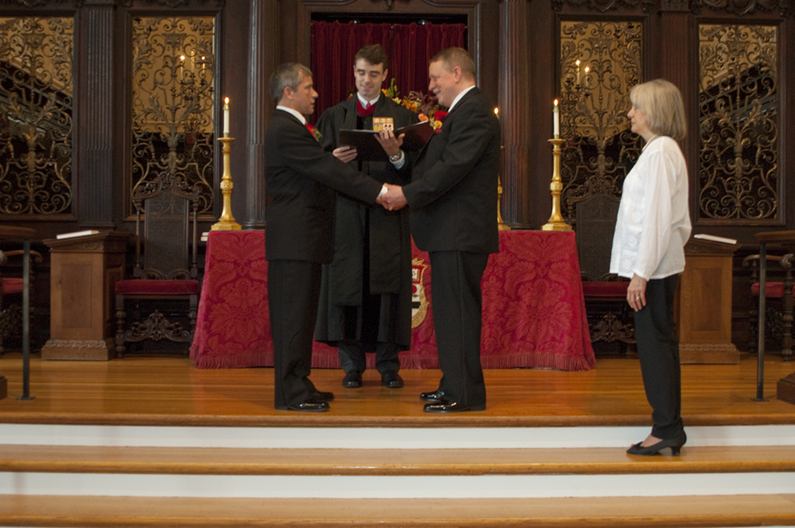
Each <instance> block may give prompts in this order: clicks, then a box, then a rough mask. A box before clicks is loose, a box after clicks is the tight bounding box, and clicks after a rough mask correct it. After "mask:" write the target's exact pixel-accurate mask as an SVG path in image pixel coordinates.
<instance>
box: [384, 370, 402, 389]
mask: <svg viewBox="0 0 795 528" xmlns="http://www.w3.org/2000/svg"><path fill="white" fill-rule="evenodd" d="M381 385H383V386H384V387H387V388H388V389H400V388H402V387H403V378H401V377H400V374H398V373H397V372H387V373H385V374H382V375H381Z"/></svg>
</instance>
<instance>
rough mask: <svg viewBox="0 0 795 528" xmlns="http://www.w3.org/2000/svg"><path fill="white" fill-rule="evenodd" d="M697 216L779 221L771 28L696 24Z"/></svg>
mask: <svg viewBox="0 0 795 528" xmlns="http://www.w3.org/2000/svg"><path fill="white" fill-rule="evenodd" d="M698 36H699V67H700V68H699V71H700V72H701V76H700V79H699V98H698V103H699V130H698V135H699V167H698V205H699V208H698V218H699V220H701V221H702V223H707V222H704V221H705V220H706V221H713V222H715V223H727V222H731V223H732V224H735V225H737V224H752V225H753V224H759V223H779V222H780V221H781V208H780V207H779V203H780V196H781V191H782V189H781V187H782V181H781V178H780V176H779V162H778V160H779V137H780V132H779V130H780V127H779V123H778V120H779V110H778V109H779V89H778V86H779V83H778V49H777V46H778V31H777V28H776V26H750V25H721V24H702V25H700V26H699V28H698Z"/></svg>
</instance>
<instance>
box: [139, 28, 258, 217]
mask: <svg viewBox="0 0 795 528" xmlns="http://www.w3.org/2000/svg"><path fill="white" fill-rule="evenodd" d="M133 38H134V42H133V103H132V106H133V108H132V111H133V135H132V139H133V145H132V147H133V148H132V155H133V159H132V176H133V181H132V191H135V190H136V188H138V187H139V186H141V185H145V183H146V182H147V181H149V180H151V179H153V178H154V177H155V176H156V175H157V174H159V173H161V172H165V171H167V172H170V173H172V174H174V175H180V176H182V177H183V178H184V179H185V180H186V181H188V182H190V183H191V185H198V186H199V188H200V189H201V206H200V208H199V213H200V214H201V213H207V212H211V211H212V204H213V180H214V176H213V174H214V172H213V166H214V152H215V142H214V140H215V122H214V118H213V116H214V110H215V108H216V101H215V96H214V91H215V90H214V86H215V73H214V72H215V53H214V47H213V46H214V42H215V21H214V18H213V17H211V16H207V17H157V18H155V17H152V18H138V19H135V21H134V23H133ZM241 108H242V106H241Z"/></svg>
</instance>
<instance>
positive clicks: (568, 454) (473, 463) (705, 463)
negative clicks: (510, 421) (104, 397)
mask: <svg viewBox="0 0 795 528" xmlns="http://www.w3.org/2000/svg"><path fill="white" fill-rule="evenodd" d="M664 453H670V451H668V450H666V451H665V452H664ZM793 471H795V448H793V447H792V446H736V447H726V446H720V447H704V446H694V447H688V446H685V447H684V448H683V450H682V456H679V457H673V456H655V457H637V456H630V455H627V454H626V453H625V452H624V450H623V449H615V448H588V449H576V448H571V449H249V448H240V449H231V448H185V447H94V446H91V447H86V446H28V445H2V446H0V472H18V473H23V472H30V473H35V472H47V473H126V474H171V475H357V476H399V475H403V476H422V475H460V476H467V475H547V474H548V475H574V474H580V475H598V474H613V475H620V474H627V475H629V474H649V473H751V472H753V473H766V472H793Z"/></svg>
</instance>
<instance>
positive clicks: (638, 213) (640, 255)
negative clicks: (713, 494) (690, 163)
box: [610, 79, 690, 455]
mask: <svg viewBox="0 0 795 528" xmlns="http://www.w3.org/2000/svg"><path fill="white" fill-rule="evenodd" d="M629 98H630V101H631V102H632V109H631V110H630V111H629V114H627V116H628V117H629V119H630V121H631V124H632V132H635V133H636V134H638V135H640V136H641V137H643V139H644V140H645V146H644V147H643V151H642V152H641V155H640V157H639V158H638V161H637V163H636V164H635V167H634V168H633V169H632V170H631V171H630V173H629V174H628V175H627V177H626V179H625V180H624V188H623V191H622V195H621V205H620V206H619V209H618V219H617V221H616V232H615V235H614V236H613V251H612V257H611V259H610V272H611V273H616V274H618V275H620V276H622V277H627V278H629V279H631V280H630V283H629V288H628V289H627V302H628V303H629V305H630V306H631V307H632V309H633V310H635V335H636V337H637V340H638V356H639V357H640V367H641V372H642V373H643V385H644V387H645V389H646V398H647V399H648V400H649V404H650V405H651V407H652V419H653V421H654V426H653V427H652V430H651V434H649V436H648V437H647V438H646V439H645V440H644V441H643V442H640V443H637V444H635V445H633V446H632V447H630V448H629V450H628V451H627V453H629V454H632V455H654V454H657V453H658V452H659V451H660V450H662V449H665V448H667V447H670V448H671V452H672V454H674V455H678V454H679V450H680V449H681V447H682V446H683V445H684V443H685V441H686V440H687V436H686V435H685V430H684V425H683V423H682V417H681V416H680V414H681V401H682V391H681V386H680V379H681V375H680V369H679V343H678V341H677V339H676V334H675V333H674V328H673V303H674V292H675V291H676V281H677V279H678V277H679V274H680V273H681V272H682V271H683V270H684V268H685V252H684V245H685V243H686V242H687V240H688V238H690V214H689V212H688V200H687V189H688V183H687V167H686V166H685V159H684V156H682V151H681V150H680V149H679V145H678V144H677V143H676V142H677V141H679V140H681V139H683V138H684V136H685V132H686V124H685V114H684V107H683V105H682V96H681V94H680V93H679V90H678V89H677V88H676V86H674V85H673V84H671V83H670V82H668V81H664V80H662V79H657V80H654V81H650V82H647V83H643V84H639V85H637V86H635V87H634V88H633V89H632V91H631V92H630V94H629Z"/></svg>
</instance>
